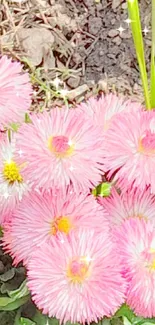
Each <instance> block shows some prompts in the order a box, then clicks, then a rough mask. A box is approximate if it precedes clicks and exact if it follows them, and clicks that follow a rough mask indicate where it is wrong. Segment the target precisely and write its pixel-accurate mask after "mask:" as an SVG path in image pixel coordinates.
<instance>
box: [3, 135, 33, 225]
mask: <svg viewBox="0 0 155 325" xmlns="http://www.w3.org/2000/svg"><path fill="white" fill-rule="evenodd" d="M15 151H16V146H15V141H14V139H12V142H10V141H9V140H8V138H7V136H6V135H5V136H3V138H2V139H1V140H0V157H1V159H0V225H3V224H4V222H6V221H8V219H9V218H10V216H11V215H12V212H13V210H14V209H15V207H16V205H17V203H19V202H20V201H21V200H22V197H23V195H24V194H26V193H28V190H29V189H30V185H29V183H28V181H26V179H25V175H24V165H19V164H18V163H17V162H16V159H15Z"/></svg>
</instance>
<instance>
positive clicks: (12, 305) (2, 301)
mask: <svg viewBox="0 0 155 325" xmlns="http://www.w3.org/2000/svg"><path fill="white" fill-rule="evenodd" d="M29 298H30V296H29V295H28V296H25V297H22V298H19V299H17V300H14V299H13V298H5V297H0V310H8V311H11V310H15V309H17V308H19V307H20V306H22V305H24V304H25V303H26V302H27V301H28V300H29Z"/></svg>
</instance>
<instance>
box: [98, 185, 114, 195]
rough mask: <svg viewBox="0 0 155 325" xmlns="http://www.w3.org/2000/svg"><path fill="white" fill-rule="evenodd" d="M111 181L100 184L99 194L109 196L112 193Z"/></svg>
mask: <svg viewBox="0 0 155 325" xmlns="http://www.w3.org/2000/svg"><path fill="white" fill-rule="evenodd" d="M111 187H112V185H111V183H109V182H105V183H102V184H100V185H99V186H98V190H97V191H98V194H99V195H100V196H109V195H110V193H111Z"/></svg>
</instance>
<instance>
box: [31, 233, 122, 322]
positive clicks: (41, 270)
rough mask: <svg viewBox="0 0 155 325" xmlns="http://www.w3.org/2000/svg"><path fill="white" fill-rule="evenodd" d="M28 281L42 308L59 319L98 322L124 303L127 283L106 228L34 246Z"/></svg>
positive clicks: (36, 301)
mask: <svg viewBox="0 0 155 325" xmlns="http://www.w3.org/2000/svg"><path fill="white" fill-rule="evenodd" d="M28 286H29V289H30V290H31V293H32V298H33V300H34V302H35V303H36V305H37V306H38V308H39V309H41V310H42V312H43V313H45V314H48V315H49V316H50V317H52V316H54V317H56V318H57V319H59V320H60V323H61V324H62V323H66V322H67V321H70V322H71V323H76V322H80V323H83V324H85V322H87V323H88V324H90V323H91V322H92V321H95V322H96V323H97V322H98V320H99V319H101V318H102V317H103V316H110V315H113V314H114V313H115V312H116V310H117V309H118V308H119V306H120V305H121V304H122V303H123V302H124V298H125V297H124V292H125V290H126V283H125V281H124V279H123V278H122V276H121V275H120V265H119V258H118V256H117V255H116V252H115V247H114V244H113V243H112V242H111V238H110V236H109V234H108V233H106V232H103V233H100V234H98V235H96V233H95V232H94V231H90V230H89V231H86V230H85V231H79V232H78V237H75V236H74V233H72V235H71V237H70V241H68V242H65V243H64V244H61V243H60V242H56V243H55V247H54V249H53V247H52V246H51V245H49V244H47V243H44V244H43V245H41V247H40V248H38V249H37V250H35V252H34V255H33V256H32V258H31V259H30V261H29V265H28Z"/></svg>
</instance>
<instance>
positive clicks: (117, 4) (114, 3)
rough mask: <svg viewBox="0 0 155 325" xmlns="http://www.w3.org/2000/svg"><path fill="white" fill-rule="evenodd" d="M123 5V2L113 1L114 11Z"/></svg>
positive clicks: (119, 0)
mask: <svg viewBox="0 0 155 325" xmlns="http://www.w3.org/2000/svg"><path fill="white" fill-rule="evenodd" d="M120 4H121V0H113V1H112V9H113V10H115V9H116V8H117V7H119V5H120Z"/></svg>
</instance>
